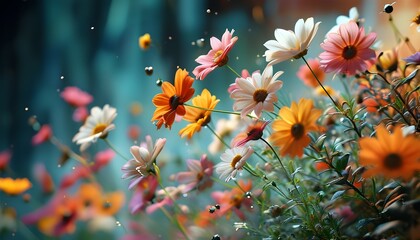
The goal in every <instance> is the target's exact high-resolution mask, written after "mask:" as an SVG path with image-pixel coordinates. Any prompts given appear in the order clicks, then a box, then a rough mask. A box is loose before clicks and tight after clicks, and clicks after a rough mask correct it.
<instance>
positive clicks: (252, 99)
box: [230, 65, 283, 118]
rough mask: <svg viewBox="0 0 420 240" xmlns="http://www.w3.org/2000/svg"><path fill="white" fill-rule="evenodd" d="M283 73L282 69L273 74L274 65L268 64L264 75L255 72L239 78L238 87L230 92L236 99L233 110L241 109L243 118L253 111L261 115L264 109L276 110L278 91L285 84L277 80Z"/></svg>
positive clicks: (237, 80) (236, 82)
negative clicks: (250, 75) (249, 75)
mask: <svg viewBox="0 0 420 240" xmlns="http://www.w3.org/2000/svg"><path fill="white" fill-rule="evenodd" d="M281 74H283V72H282V71H280V72H276V73H275V74H274V76H273V66H271V65H268V66H267V67H266V68H265V69H264V72H263V73H262V75H261V74H260V73H259V72H254V73H253V74H252V77H248V78H237V79H236V81H235V84H236V89H235V90H233V91H232V93H231V94H230V97H231V98H232V99H233V100H234V101H235V103H234V104H233V110H235V111H239V110H241V117H242V118H244V117H246V115H247V114H249V113H251V112H252V111H254V112H255V115H256V116H257V117H259V116H261V113H262V111H263V110H265V111H269V112H272V111H274V103H275V102H277V100H278V98H277V95H276V92H277V91H278V90H279V89H280V88H281V87H282V86H283V82H282V81H280V80H277V78H278V77H280V75H281Z"/></svg>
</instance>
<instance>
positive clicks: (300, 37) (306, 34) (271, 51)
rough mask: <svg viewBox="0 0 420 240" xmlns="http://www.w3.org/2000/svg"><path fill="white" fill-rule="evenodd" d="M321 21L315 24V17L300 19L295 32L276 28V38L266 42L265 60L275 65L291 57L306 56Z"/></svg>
mask: <svg viewBox="0 0 420 240" xmlns="http://www.w3.org/2000/svg"><path fill="white" fill-rule="evenodd" d="M320 23H321V22H317V23H316V24H314V19H313V18H308V19H307V20H306V21H305V22H304V21H303V19H299V20H298V21H297V22H296V24H295V32H293V31H291V30H288V31H287V30H284V29H280V28H278V29H276V30H275V31H274V36H275V37H276V40H269V41H267V42H266V43H264V46H265V47H266V48H268V50H266V51H265V60H266V61H267V62H269V65H274V64H277V63H279V62H283V61H285V60H288V59H291V58H296V59H297V58H301V57H303V56H305V55H306V53H307V51H308V46H309V44H310V43H311V42H312V39H313V38H314V37H315V34H316V32H317V31H318V27H319V24H320Z"/></svg>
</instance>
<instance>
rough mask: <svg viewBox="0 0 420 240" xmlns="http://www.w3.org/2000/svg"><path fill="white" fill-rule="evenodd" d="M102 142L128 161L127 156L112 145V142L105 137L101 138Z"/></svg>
mask: <svg viewBox="0 0 420 240" xmlns="http://www.w3.org/2000/svg"><path fill="white" fill-rule="evenodd" d="M103 140H104V142H105V143H106V144H107V145H108V147H109V148H111V149H112V151H114V152H115V153H116V154H118V155H120V157H122V158H124V160H126V161H129V160H130V159H129V158H127V157H126V156H124V155H123V154H122V153H121V152H120V151H118V150H117V149H116V148H115V147H114V145H112V143H111V142H110V141H109V140H108V139H107V138H103Z"/></svg>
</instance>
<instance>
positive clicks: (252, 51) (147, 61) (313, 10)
mask: <svg viewBox="0 0 420 240" xmlns="http://www.w3.org/2000/svg"><path fill="white" fill-rule="evenodd" d="M384 3H387V2H386V1H379V0H376V1H374V0H365V1H361V0H353V1H352V0H349V1H344V0H341V1H339V0H330V1H328V0H322V1H310V0H307V1H304V0H299V1H296V0H295V1H290V0H278V1H275V0H271V1H270V0H266V1H264V0H245V1H234V0H230V1H229V0H208V1H201V0H197V1H195V0H191V1H190V0H178V1H175V0H172V1H171V0H166V1H165V0H89V1H85V0H23V1H18V0H7V1H2V3H1V10H0V11H1V14H0V19H1V25H2V27H1V58H0V66H1V68H0V114H1V119H0V151H4V150H8V149H9V150H10V151H11V152H12V154H13V155H12V160H11V164H10V168H11V169H12V170H13V177H29V178H30V179H32V178H33V177H32V176H33V172H32V171H33V170H32V167H33V165H34V164H35V163H37V162H43V163H45V164H46V167H47V169H48V170H49V171H50V173H51V174H52V175H53V177H54V179H56V180H57V182H58V180H59V179H60V177H61V176H62V175H63V174H64V173H67V172H69V171H71V168H72V167H73V166H74V165H75V164H76V163H75V162H74V161H71V162H70V163H69V164H67V165H66V166H65V167H62V168H58V167H57V164H58V159H59V157H60V152H59V151H58V149H56V148H54V147H53V146H52V145H50V144H43V145H41V146H38V147H35V148H34V147H33V146H32V145H31V138H32V136H33V135H34V134H35V131H34V130H33V129H32V128H31V127H30V126H29V124H28V119H29V118H30V117H31V116H36V118H37V120H38V121H39V122H40V123H41V124H50V125H51V126H52V128H53V132H54V134H55V136H56V137H57V138H59V139H60V140H61V141H62V142H63V143H65V144H67V145H68V146H70V147H71V148H72V149H73V150H74V151H76V152H78V146H76V145H75V144H73V143H72V142H71V139H72V137H73V136H74V135H75V134H76V133H77V131H78V129H79V127H80V123H75V122H74V121H73V120H72V118H71V116H72V111H73V109H72V108H71V107H70V106H68V104H67V103H65V102H64V101H63V100H62V98H61V97H60V91H62V90H63V89H64V88H65V87H66V86H77V87H79V88H81V89H82V90H84V91H86V92H88V93H90V94H92V95H93V97H94V101H93V103H91V104H90V105H89V107H93V106H100V107H102V106H103V105H104V104H110V105H111V106H113V107H116V108H117V111H118V116H117V118H116V120H115V124H116V129H115V130H114V131H112V132H111V133H110V135H109V139H110V140H111V142H112V143H113V144H114V145H115V146H116V147H117V148H118V149H119V150H121V151H123V152H124V153H125V154H126V155H127V156H128V155H129V151H128V149H129V147H130V146H131V145H133V144H134V143H133V142H132V141H131V140H130V139H129V138H128V137H127V130H128V127H129V126H130V125H132V124H135V125H137V126H139V127H140V128H141V131H142V132H141V136H140V139H144V136H145V135H147V134H150V135H152V136H153V138H154V139H155V138H157V137H166V138H168V143H167V146H166V147H165V150H164V155H166V156H167V157H168V162H171V161H175V158H176V157H179V156H181V154H182V155H183V156H188V158H195V159H199V156H200V155H201V153H202V152H203V151H206V149H207V145H206V144H207V143H208V139H209V138H210V132H208V131H206V130H205V129H203V130H202V132H201V133H199V134H198V135H197V136H195V137H194V138H193V140H194V141H193V142H191V143H188V147H187V143H186V140H179V137H178V135H177V132H178V130H179V129H180V128H181V127H183V126H185V124H184V123H180V124H175V125H176V126H174V127H173V129H172V130H171V131H169V130H168V129H161V130H159V131H156V129H155V127H154V126H153V124H152V123H151V122H150V119H151V117H152V114H153V111H154V106H153V104H152V103H151V99H152V98H153V96H154V95H155V94H157V93H159V92H160V89H159V87H157V86H156V84H155V82H156V80H157V79H158V78H161V79H163V80H165V81H173V77H174V74H175V71H176V69H177V67H178V66H179V67H180V68H185V69H187V71H189V72H190V73H191V74H192V70H193V69H194V67H195V66H196V65H197V64H196V63H195V61H194V60H195V59H196V58H197V57H198V56H199V55H202V54H206V53H207V52H208V50H209V49H210V46H209V44H208V43H209V38H210V37H211V36H215V37H217V38H221V35H222V34H223V32H224V31H225V29H229V30H230V29H235V34H234V35H236V36H238V37H239V40H238V42H237V43H236V45H235V47H234V48H233V50H232V52H231V53H230V55H229V59H230V61H229V65H230V66H232V67H233V68H234V69H236V70H237V71H241V70H242V69H244V68H246V69H248V70H249V71H250V72H252V71H254V70H261V71H262V70H263V69H264V67H265V65H266V62H265V59H264V58H263V57H262V55H263V54H264V51H265V47H264V46H263V43H265V42H266V41H267V40H269V39H273V38H274V35H273V33H274V29H275V28H284V29H293V28H294V24H295V22H296V21H297V20H298V19H299V18H304V19H306V18H308V17H314V18H315V21H321V22H322V24H321V26H320V29H319V31H318V34H317V37H316V39H315V40H314V41H313V43H312V45H311V47H310V49H309V54H308V57H307V58H314V57H316V56H317V55H318V54H319V53H320V52H321V49H320V48H319V44H320V43H321V42H322V41H323V38H324V36H325V34H326V33H327V32H328V30H329V29H330V28H331V27H332V26H334V25H335V19H336V17H337V16H338V15H348V10H349V9H350V8H351V7H353V6H357V7H358V9H359V14H360V15H361V17H362V18H364V19H365V25H366V26H370V27H369V30H377V29H379V30H380V29H381V22H382V23H383V22H386V20H387V19H386V17H385V16H381V15H379V12H380V11H381V10H382V7H383V4H384ZM414 3H415V1H399V2H397V4H396V5H395V7H400V6H401V7H402V8H404V9H405V10H406V11H415V9H414V10H413V9H410V6H412V5H414ZM410 16H411V15H408V14H407V17H406V18H408V19H410ZM388 30H389V29H388ZM144 33H150V35H151V37H152V41H153V46H152V47H151V48H150V49H149V50H147V51H143V50H141V49H140V48H139V46H138V37H139V36H141V35H143V34H144ZM201 38H204V39H205V45H204V46H203V47H199V46H198V45H197V44H196V41H197V40H199V39H201ZM301 64H302V63H301V62H299V63H293V62H284V63H281V64H279V65H276V67H275V70H278V71H279V70H282V71H285V73H284V75H282V77H281V80H283V81H284V87H283V90H281V93H280V95H282V96H285V97H288V98H290V99H297V98H299V97H301V96H310V95H311V94H312V89H309V88H307V87H305V86H304V85H303V84H302V83H301V82H300V81H299V80H298V79H297V77H296V71H297V69H298V68H299V66H300V65H301ZM147 66H153V68H154V73H153V75H152V76H147V75H146V74H145V72H144V68H145V67H147ZM234 80H235V75H233V74H232V72H230V71H229V70H228V69H227V68H220V69H217V70H216V71H214V72H212V73H211V74H210V75H209V76H208V77H207V78H206V79H205V80H204V81H196V82H195V83H194V85H193V86H194V87H195V88H196V89H197V90H196V93H201V90H202V89H203V88H208V89H209V90H210V91H211V92H212V93H213V94H215V95H216V96H217V97H218V98H220V99H221V103H220V104H219V105H218V109H225V110H231V106H232V101H231V100H230V99H229V96H228V94H227V91H226V89H227V87H228V86H229V84H231V83H232V82H234ZM332 84H333V85H334V84H337V83H332ZM133 102H140V103H141V104H142V106H143V113H142V114H141V115H140V116H132V115H131V114H130V105H131V104H132V103H133ZM220 117H227V116H221V115H215V116H214V117H213V119H214V121H213V122H214V123H215V122H216V120H217V119H218V118H220ZM191 146H194V147H197V146H199V147H201V150H197V149H195V148H193V147H191ZM106 147H107V146H106V145H105V144H104V143H103V142H98V143H97V144H95V145H93V146H92V147H91V148H90V152H91V153H92V154H93V153H94V152H96V151H98V150H102V149H105V148H106ZM194 149H195V150H194ZM185 154H187V155H185ZM169 157H170V158H169ZM212 158H213V161H217V160H218V156H212ZM179 162H180V163H181V164H180V165H177V166H178V167H180V168H182V169H185V164H184V163H182V161H179ZM123 163H124V161H123V160H122V158H120V157H118V156H117V157H115V159H114V160H113V161H112V162H111V165H110V166H108V167H107V168H106V169H104V170H103V171H102V172H101V173H100V174H99V179H101V181H102V183H103V186H104V188H105V190H109V191H115V190H117V189H123V190H125V189H126V188H127V186H128V182H127V181H123V180H121V179H120V176H121V172H120V168H121V166H122V164H123ZM2 174H4V173H2ZM0 176H4V175H0ZM37 189H38V186H37V185H36V184H35V183H34V186H33V188H32V189H31V190H29V193H31V195H32V197H33V199H34V203H33V204H24V203H23V201H22V199H20V198H16V197H15V198H12V197H6V196H5V195H0V197H1V199H0V203H1V204H4V205H14V206H18V207H19V211H18V214H19V216H21V215H22V214H24V213H25V212H28V211H32V210H33V209H34V206H35V205H37V204H42V203H43V202H44V201H45V200H46V199H47V197H45V196H42V194H41V193H39V192H37ZM128 196H130V195H128ZM127 201H128V199H127ZM38 206H39V205H38ZM125 211H126V209H124V213H126V212H125ZM35 232H36V231H35ZM122 234H123V233H122V232H117V233H116V235H117V237H120V236H121V235H122ZM16 237H17V238H15V239H19V237H22V236H20V235H19V233H17V236H16Z"/></svg>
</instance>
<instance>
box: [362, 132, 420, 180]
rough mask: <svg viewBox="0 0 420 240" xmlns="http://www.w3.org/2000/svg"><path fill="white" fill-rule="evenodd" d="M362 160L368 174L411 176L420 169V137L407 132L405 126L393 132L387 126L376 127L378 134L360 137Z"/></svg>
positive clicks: (365, 174) (388, 176) (408, 177)
mask: <svg viewBox="0 0 420 240" xmlns="http://www.w3.org/2000/svg"><path fill="white" fill-rule="evenodd" d="M359 145H360V152H359V162H360V164H361V165H364V166H366V171H365V172H364V176H365V177H373V176H377V175H382V176H384V177H386V178H403V179H405V180H409V179H411V177H412V176H413V174H414V173H415V172H416V171H419V170H420V151H418V148H417V147H416V146H420V140H419V139H418V138H416V137H415V135H407V136H404V135H403V131H402V129H401V126H397V127H395V128H394V132H393V133H389V132H388V131H387V129H386V128H385V127H384V126H383V125H379V126H378V127H377V128H376V137H371V138H367V137H365V138H362V139H360V140H359Z"/></svg>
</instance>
